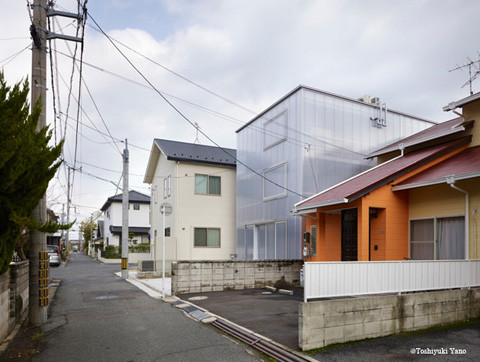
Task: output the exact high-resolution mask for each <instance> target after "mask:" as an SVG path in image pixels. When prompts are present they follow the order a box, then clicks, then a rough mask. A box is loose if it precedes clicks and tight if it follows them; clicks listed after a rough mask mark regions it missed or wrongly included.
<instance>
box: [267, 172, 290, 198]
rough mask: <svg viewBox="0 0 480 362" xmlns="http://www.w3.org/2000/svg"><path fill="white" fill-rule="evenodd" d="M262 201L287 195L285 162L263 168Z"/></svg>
mask: <svg viewBox="0 0 480 362" xmlns="http://www.w3.org/2000/svg"><path fill="white" fill-rule="evenodd" d="M263 177H264V178H263V201H268V200H273V199H279V198H282V197H286V196H287V164H286V163H282V164H280V165H276V166H273V167H270V168H267V169H265V170H263Z"/></svg>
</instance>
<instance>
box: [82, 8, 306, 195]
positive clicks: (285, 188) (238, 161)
mask: <svg viewBox="0 0 480 362" xmlns="http://www.w3.org/2000/svg"><path fill="white" fill-rule="evenodd" d="M90 18H91V19H92V21H93V22H94V23H95V25H97V27H98V28H99V29H100V30H101V31H102V33H103V34H104V36H105V37H107V39H108V40H109V41H110V42H111V44H112V45H113V46H114V47H115V48H116V49H117V51H118V52H119V53H120V54H121V55H122V56H123V57H124V58H125V60H126V61H127V62H128V63H129V64H130V65H131V66H132V68H133V69H135V71H136V72H137V73H138V74H139V75H140V76H141V77H142V78H143V79H144V80H145V81H146V82H147V83H148V84H149V85H150V86H151V87H152V88H153V89H155V91H156V92H157V94H158V95H159V96H160V97H161V98H163V100H164V101H165V102H166V103H167V104H168V105H169V106H170V107H171V108H173V109H174V110H175V112H177V113H178V114H179V115H180V116H181V117H182V118H183V119H184V120H185V121H187V122H188V123H189V124H190V125H191V126H192V127H194V128H195V129H198V128H197V127H195V124H194V123H193V122H192V121H191V120H190V119H189V118H188V117H187V116H185V115H184V114H183V113H182V112H181V111H180V110H179V109H178V108H177V107H175V106H174V105H173V104H172V103H171V102H170V101H169V100H168V99H167V98H166V97H165V96H164V95H163V94H162V93H161V92H159V91H158V90H157V89H156V88H155V86H154V85H153V84H152V83H151V82H150V81H149V80H148V78H147V77H146V76H145V75H144V74H143V73H142V72H141V71H140V70H139V69H138V68H137V67H136V66H135V65H134V64H133V63H132V62H131V61H130V59H129V58H128V57H127V56H126V55H125V54H124V53H123V52H122V51H121V50H120V49H119V48H118V47H117V46H116V45H115V43H114V42H113V41H112V40H111V39H110V37H109V36H108V35H107V34H106V33H105V32H104V31H103V29H102V28H101V27H100V26H99V25H98V23H97V22H96V21H95V19H94V18H93V17H92V15H91V14H90ZM198 132H200V133H201V134H202V135H203V136H204V137H205V138H207V139H208V140H209V141H210V142H211V143H212V144H214V145H215V146H217V147H218V148H219V149H220V150H222V151H223V152H224V153H225V154H227V155H228V156H229V157H231V158H232V159H234V160H235V161H237V163H239V164H241V165H242V166H244V167H245V168H247V169H248V170H250V171H251V172H253V173H254V174H256V175H257V176H259V177H261V178H262V179H263V180H265V181H268V182H270V183H271V184H273V185H275V186H277V187H279V188H281V189H284V190H286V191H288V192H290V193H292V194H295V195H297V196H300V197H302V198H305V196H304V195H302V194H300V193H298V192H296V191H293V190H290V189H289V188H288V187H285V186H283V185H280V184H278V183H277V182H275V181H273V180H270V179H268V178H266V177H265V176H264V175H262V174H261V173H259V172H258V171H256V170H254V169H253V168H251V167H250V166H248V165H247V164H245V163H244V162H242V161H240V160H239V159H237V158H236V157H235V156H234V155H232V154H230V153H229V152H228V151H227V150H226V149H225V148H223V147H221V146H220V145H219V144H218V143H216V142H215V141H214V140H213V139H212V138H211V137H210V136H208V135H207V134H206V133H205V132H204V131H202V130H200V129H198Z"/></svg>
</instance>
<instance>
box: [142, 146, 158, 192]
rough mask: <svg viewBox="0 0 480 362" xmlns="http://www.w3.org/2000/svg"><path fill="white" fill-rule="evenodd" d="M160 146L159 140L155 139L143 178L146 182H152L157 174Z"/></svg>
mask: <svg viewBox="0 0 480 362" xmlns="http://www.w3.org/2000/svg"><path fill="white" fill-rule="evenodd" d="M160 152H161V150H160V147H159V146H158V144H157V142H156V141H155V140H153V144H152V149H151V150H150V156H149V157H148V163H147V169H146V170H145V177H144V178H143V183H144V184H151V183H152V182H153V177H154V175H155V169H156V168H157V163H158V159H159V157H160Z"/></svg>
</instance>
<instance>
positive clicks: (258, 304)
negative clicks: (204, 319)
mask: <svg viewBox="0 0 480 362" xmlns="http://www.w3.org/2000/svg"><path fill="white" fill-rule="evenodd" d="M262 292H265V290H264V289H250V290H238V291H225V292H210V293H195V294H181V295H179V297H180V298H181V299H183V300H188V301H189V302H191V303H194V304H196V305H197V306H199V307H202V308H204V309H207V310H208V311H209V312H211V313H214V314H217V315H219V316H221V317H223V318H225V319H227V320H230V321H232V322H234V323H236V324H239V325H240V326H243V327H245V328H248V329H250V330H252V331H253V332H256V333H259V334H261V335H263V336H265V337H268V338H270V339H272V340H274V341H276V342H278V343H281V344H283V345H285V346H287V347H290V348H292V349H294V350H298V304H299V303H300V302H302V301H303V294H302V293H303V290H302V289H300V288H299V289H294V295H293V296H287V295H281V294H278V293H274V294H270V295H265V294H262ZM198 297H207V298H206V299H200V300H198ZM192 298H194V299H192ZM307 355H309V356H311V357H313V358H315V359H317V360H319V361H327V362H329V361H338V362H344V361H479V360H480V320H476V321H475V322H474V323H470V324H466V325H461V326H459V325H457V326H456V327H449V328H444V329H437V330H430V331H426V332H425V331H423V332H422V331H419V332H415V333H410V334H401V335H395V336H389V337H384V338H377V339H371V340H365V341H360V342H353V343H346V344H341V345H336V346H329V347H326V348H324V349H322V350H316V351H311V352H310V353H309V354H307Z"/></svg>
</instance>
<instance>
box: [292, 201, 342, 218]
mask: <svg viewBox="0 0 480 362" xmlns="http://www.w3.org/2000/svg"><path fill="white" fill-rule="evenodd" d="M349 202H350V200H349V199H347V198H345V197H343V198H341V199H336V200H328V201H324V202H318V203H315V204H309V205H305V206H296V205H295V206H294V207H293V210H292V214H295V215H300V214H302V213H303V214H305V213H309V212H312V211H311V210H315V209H317V208H319V207H325V206H333V205H340V204H348V203H349ZM305 211H307V212H305Z"/></svg>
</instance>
